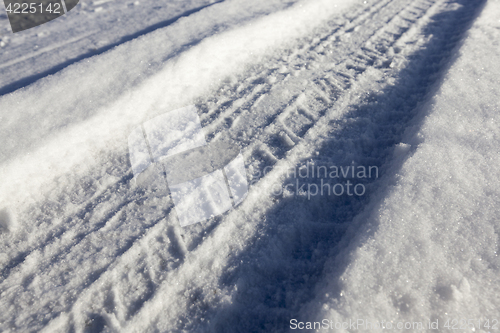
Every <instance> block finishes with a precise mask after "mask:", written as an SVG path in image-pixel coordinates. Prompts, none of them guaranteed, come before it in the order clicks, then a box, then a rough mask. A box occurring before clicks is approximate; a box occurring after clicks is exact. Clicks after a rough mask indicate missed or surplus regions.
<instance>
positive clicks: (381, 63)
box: [139, 3, 430, 321]
mask: <svg viewBox="0 0 500 333" xmlns="http://www.w3.org/2000/svg"><path fill="white" fill-rule="evenodd" d="M429 4H430V3H429ZM372 53H376V52H375V51H373V52H372ZM361 58H362V57H361ZM377 60H380V59H377ZM380 65H384V62H383V61H382V62H380ZM346 75H350V74H346ZM350 77H353V76H352V75H350ZM191 248H193V247H192V246H191ZM196 294H197V293H196V292H195V293H194V296H193V297H194V299H196ZM145 313H147V311H146V310H145ZM139 321H140V320H139Z"/></svg>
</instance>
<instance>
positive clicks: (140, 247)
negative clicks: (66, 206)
mask: <svg viewBox="0 0 500 333" xmlns="http://www.w3.org/2000/svg"><path fill="white" fill-rule="evenodd" d="M393 3H394V2H393ZM424 3H427V4H430V2H424ZM424 9H425V8H424ZM405 13H408V14H409V13H410V12H409V11H406V12H405ZM419 15H420V16H421V15H422V13H421V12H420V13H418V10H417V15H416V17H418V16H419ZM410 16H411V15H410ZM393 21H394V20H393ZM396 21H397V20H396ZM407 22H409V23H410V24H411V23H412V22H411V18H410V21H407ZM393 23H394V24H396V23H398V22H393ZM401 29H402V30H405V29H406V30H407V27H403V28H401ZM346 30H349V29H346ZM396 30H397V29H396ZM378 31H385V30H384V28H382V29H381V30H378ZM355 32H356V26H354V27H352V31H349V33H355ZM332 36H333V35H332ZM338 36H339V37H340V36H341V35H340V34H338V35H336V37H335V39H334V40H337V37H338ZM379 36H381V37H379ZM398 36H399V37H400V36H402V31H399V32H398V31H395V33H390V34H385V35H384V34H383V33H380V34H376V36H375V35H373V36H371V37H370V38H369V39H368V41H370V40H372V44H373V45H380V44H382V45H384V42H383V41H384V40H385V41H386V42H385V45H386V46H387V49H389V48H390V45H392V44H394V42H395V41H396V40H397V39H396V37H398ZM344 37H345V36H344ZM317 38H319V37H317ZM325 38H326V39H325V40H323V41H321V38H319V39H320V41H319V42H318V41H316V42H315V43H314V46H313V45H307V43H306V45H305V47H304V48H303V49H304V50H310V49H314V50H317V51H316V54H307V56H308V57H311V58H312V60H314V61H316V62H319V61H318V59H317V58H316V56H317V54H321V52H322V51H321V47H323V48H325V47H327V46H328V45H326V46H322V45H321V44H322V43H325V42H326V41H330V40H329V37H325ZM377 38H381V39H380V40H377ZM331 39H333V38H331ZM339 40H340V42H341V43H342V42H345V40H342V37H340V38H339ZM355 45H356V46H357V44H355ZM318 48H319V50H318ZM363 50H364V52H363V53H361V55H357V56H356V59H355V60H354V61H349V60H345V61H344V65H345V68H344V70H345V72H339V73H336V74H333V75H331V76H328V77H326V78H314V77H313V78H310V79H309V82H310V83H311V82H312V83H313V86H314V87H315V88H313V89H314V94H311V95H312V96H305V97H302V98H298V97H297V98H295V99H294V101H293V102H292V104H291V107H282V108H280V109H279V110H280V112H281V113H279V114H278V115H277V116H276V117H275V118H274V119H272V121H270V122H269V123H268V126H267V127H266V129H265V130H263V131H262V132H261V134H260V137H261V138H262V139H261V142H262V143H261V144H260V145H259V144H254V145H253V146H251V145H247V146H246V147H244V149H245V153H246V156H247V157H249V158H252V157H255V156H259V155H261V156H263V159H264V160H267V161H264V163H269V161H271V162H273V161H274V162H276V161H279V160H280V158H283V157H286V156H287V155H286V152H285V153H283V152H281V153H280V152H279V151H280V150H281V151H283V150H286V151H289V150H290V149H292V148H290V149H287V148H289V147H285V148H283V147H279V149H278V148H276V145H273V144H272V142H271V141H272V140H269V138H270V136H271V135H280V134H281V133H282V132H280V130H283V131H284V132H285V134H286V136H288V139H290V140H288V139H287V138H286V137H285V136H282V137H284V139H283V140H282V141H284V142H290V141H293V142H294V144H290V147H293V146H294V145H295V144H297V142H300V140H301V138H302V137H304V135H306V134H307V133H308V131H307V130H308V128H307V126H309V125H310V124H311V123H313V125H310V126H309V128H312V127H313V126H314V122H318V120H319V119H321V117H322V116H324V114H323V115H322V114H317V115H315V114H314V113H315V112H317V111H318V109H320V111H321V110H323V111H324V112H326V111H327V109H328V108H329V105H332V104H331V103H333V102H334V101H332V96H337V97H336V98H339V99H340V97H342V95H343V94H345V90H348V89H349V88H350V87H351V86H352V84H353V82H355V81H356V80H355V79H356V77H357V76H359V75H361V73H363V72H364V71H366V69H367V68H369V67H370V66H373V65H376V66H377V67H382V68H383V67H384V66H388V65H389V63H390V62H389V59H387V56H386V55H384V54H383V53H381V52H380V50H376V49H370V48H369V46H366V44H365V46H364V47H363ZM350 55H351V54H344V55H343V56H344V58H349V56H350ZM299 58H300V57H299ZM294 59H297V58H294ZM292 62H293V61H292ZM303 62H304V59H302V58H300V59H299V60H297V61H296V63H295V64H293V66H298V67H299V68H302V67H301V66H303V65H301V63H303ZM289 63H290V60H288V61H285V64H289ZM278 64H279V65H281V64H282V63H278ZM304 68H305V67H304ZM304 70H305V71H307V70H306V69H304ZM274 72H276V71H274ZM274 72H269V70H268V69H266V70H265V71H264V72H263V73H262V74H260V75H257V76H256V80H253V81H251V82H250V83H249V84H248V86H249V87H252V86H253V85H254V82H255V81H258V80H262V79H265V78H267V77H268V75H269V74H270V73H271V74H272V73H274ZM300 75H301V74H300V73H299V77H300ZM291 79H293V77H291V76H290V75H289V76H288V79H287V80H283V82H284V83H280V82H279V81H278V82H275V83H271V84H268V85H270V86H271V88H269V90H268V92H267V93H266V94H269V93H272V90H273V89H274V90H276V89H278V88H276V87H277V86H279V85H280V84H283V85H286V84H289V82H290V81H291ZM297 80H298V79H297ZM262 89H264V88H262ZM262 89H261V90H260V91H254V92H253V94H252V93H251V94H252V96H251V97H250V98H248V101H247V103H249V104H251V105H252V106H253V105H255V104H257V107H258V105H259V103H261V104H262V103H264V102H265V96H266V95H264V94H260V92H261V91H263V90H262ZM264 90H265V89H264ZM240 91H242V92H246V91H247V90H246V89H245V88H243V89H240ZM243 95H244V94H243ZM263 96H264V97H263ZM338 96H340V97H338ZM316 97H319V99H317V98H316ZM292 98H293V97H292ZM232 99H233V97H232V96H230V97H229V98H228V100H229V101H231V100H232ZM309 100H314V103H313V105H312V106H306V107H304V105H303V104H304V103H305V102H308V101H309ZM256 102H257V103H256ZM316 102H317V103H319V104H315V103H316ZM285 104H286V103H285ZM243 107H244V105H243ZM207 110H209V109H208V108H207ZM251 111H255V108H254V109H251ZM221 112H222V110H221V111H220V112H219V111H217V110H216V111H208V112H207V114H208V113H210V114H211V115H215V114H222V113H221ZM296 112H298V113H301V114H302V115H305V118H308V119H309V121H310V122H309V123H308V125H307V126H306V128H305V129H304V126H301V125H302V124H301V123H300V122H297V117H293V118H292V119H291V120H289V119H290V117H291V115H292V114H295V113H296ZM250 113H251V112H250ZM248 114H249V113H247V115H248ZM225 115H226V117H227V116H228V115H229V116H230V115H232V113H231V112H229V113H225ZM203 116H204V114H203V115H202V117H203ZM240 116H242V117H243V116H244V115H240ZM207 119H208V120H207ZM219 119H221V117H220V116H219V118H217V117H214V118H212V120H213V122H212V123H214V124H216V125H214V127H213V132H215V135H217V134H218V133H222V132H223V131H229V132H231V130H232V129H235V128H236V127H235V126H236V125H237V124H238V118H234V119H232V120H231V123H230V124H229V127H228V128H225V127H224V126H223V127H222V128H221V127H220V124H223V123H222V122H220V121H218V120H219ZM299 119H300V118H299ZM209 120H210V117H205V118H204V121H205V122H208V123H210V121H209ZM287 120H289V121H288V125H286V124H285V125H286V126H285V125H284V124H283V123H286V122H287ZM277 129H278V130H277ZM292 129H298V130H292ZM215 135H214V137H215ZM219 135H221V134H219ZM239 139H240V137H237V141H238V140H239ZM295 141H297V142H295ZM249 146H251V149H250V148H249ZM170 216H171V215H170ZM218 223H219V219H216V220H214V221H211V222H209V223H207V224H204V226H203V228H202V227H201V226H196V227H194V228H192V230H191V231H192V232H191V233H190V232H186V233H185V234H184V236H185V238H186V243H187V244H186V247H187V248H188V249H189V250H196V249H197V248H198V247H199V245H201V244H203V242H201V240H200V239H199V238H200V237H197V235H198V234H200V233H203V229H208V231H212V230H217V228H216V227H217V224H218ZM165 229H167V230H169V231H168V232H167V235H166V237H167V238H163V239H168V237H170V238H171V239H172V240H173V242H171V243H175V242H176V239H177V240H178V239H182V235H175V232H174V231H173V229H169V228H165V226H164V225H163V224H161V223H157V224H156V225H154V226H153V227H151V229H150V231H149V232H148V234H147V235H145V237H143V238H142V239H138V238H136V239H135V240H133V244H135V246H132V247H130V248H129V250H128V251H126V252H125V253H124V254H122V255H120V256H118V259H117V258H110V260H112V261H111V262H113V261H119V262H118V263H117V264H116V265H113V266H107V267H106V268H107V271H106V270H104V271H102V272H101V273H100V274H99V276H100V278H99V279H95V282H94V283H93V284H91V286H96V287H97V289H96V288H92V287H90V288H88V291H85V292H84V294H86V295H89V294H91V293H92V292H93V293H96V294H99V289H101V291H102V290H107V289H108V288H109V286H110V285H111V284H112V283H113V281H114V280H115V276H116V274H120V272H124V271H125V270H126V268H124V267H127V265H129V266H130V265H136V266H137V265H138V264H140V262H141V261H142V260H146V259H148V258H151V257H153V256H154V253H153V252H152V251H150V249H151V248H157V247H158V244H162V243H161V242H156V241H154V240H155V239H156V238H158V237H163V234H165ZM91 235H93V232H92V233H89V234H88V235H87V236H91ZM204 237H207V236H206V235H204ZM148 242H149V243H148ZM138 243H140V244H138ZM182 247H184V246H183V245H182V244H177V245H173V246H172V249H171V250H168V251H171V252H176V253H177V255H176V257H177V260H178V261H180V262H182V260H179V258H183V254H182V252H183V251H182V250H179V249H180V248H182ZM168 251H167V252H168ZM159 252H161V251H159ZM198 252H199V251H198ZM134 255H136V257H135V258H134ZM125 256H126V258H125ZM137 257H139V259H136V258H137ZM159 262H161V261H159ZM186 264H187V263H185V264H184V265H186ZM110 265H111V264H110ZM139 266H141V268H143V267H144V265H139ZM156 266H158V267H154V268H153V270H152V272H151V273H149V276H156V277H157V279H156V280H155V279H153V280H155V281H156V282H157V283H158V285H159V284H161V283H164V281H165V279H166V277H167V276H166V275H165V274H163V275H162V274H160V273H159V272H161V271H162V268H161V266H162V265H159V264H158V262H157V263H156ZM176 267H179V268H181V267H183V266H176ZM129 269H130V267H129ZM186 269H187V268H186ZM101 270H102V268H101V269H97V270H96V272H99V271H101ZM163 270H164V269H163ZM140 271H141V269H138V268H136V270H135V272H136V274H143V272H140ZM161 277H163V278H161ZM140 280H141V281H144V284H145V285H149V287H148V288H149V289H151V288H153V289H154V288H155V287H154V286H151V284H150V282H151V281H147V280H148V279H140ZM98 282H99V283H100V284H101V285H99V284H98ZM102 284H105V285H106V286H104V287H102ZM139 287H141V286H139ZM141 288H142V287H141ZM141 288H138V289H141ZM148 288H145V289H148ZM156 288H158V286H156ZM109 290H113V288H109ZM115 290H116V288H115ZM141 290H142V289H141ZM101 294H106V293H103V292H101ZM154 294H155V292H154V291H153V292H151V291H149V294H148V295H149V298H150V297H153V296H154ZM99 297H100V296H98V298H99ZM83 298H85V297H83ZM80 301H82V297H81V298H80ZM146 301H147V299H146V300H142V304H140V302H139V303H137V304H138V306H136V309H135V310H134V311H135V312H137V311H140V308H141V307H142V305H143V304H144V303H145V302H146ZM87 302H90V303H89V304H92V303H94V302H93V301H91V298H90V299H89V300H88V301H87ZM47 303H49V301H47ZM73 303H74V302H73ZM69 304H71V302H70V303H69ZM139 305H140V306H139ZM67 306H68V305H66V308H67ZM116 307H117V308H119V306H116ZM78 308H80V306H79V307H78ZM105 308H106V307H105ZM107 308H108V309H112V308H114V307H113V306H111V307H109V306H108V307H107ZM42 309H43V307H42ZM80 309H82V310H83V309H85V307H84V306H81V308H80ZM53 310H54V312H55V313H57V311H61V310H57V309H53ZM110 311H111V310H110ZM135 312H134V313H135ZM134 313H129V314H123V313H122V314H117V315H116V317H117V318H119V319H120V320H119V321H121V322H124V321H126V320H127V319H128V317H130V316H131V315H133V314H134ZM140 315H141V313H139V316H140Z"/></svg>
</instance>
